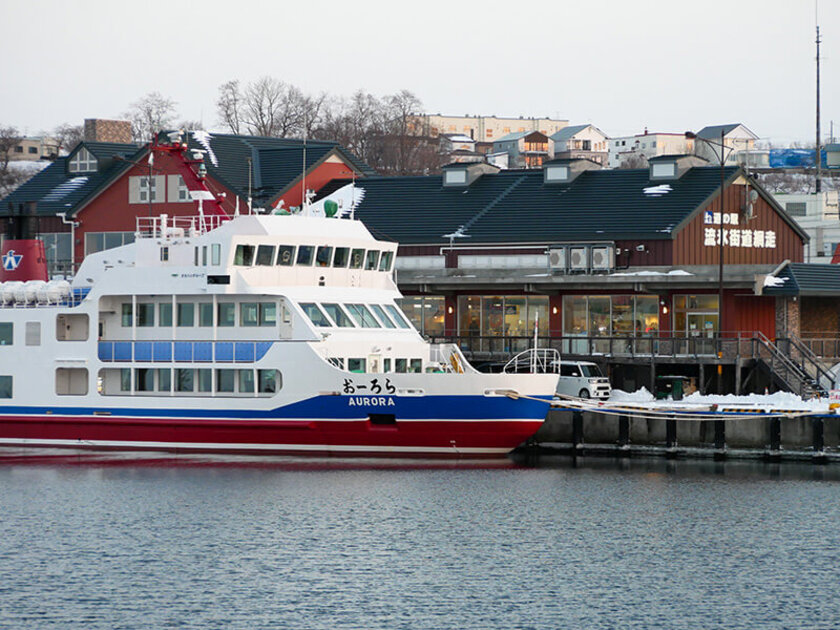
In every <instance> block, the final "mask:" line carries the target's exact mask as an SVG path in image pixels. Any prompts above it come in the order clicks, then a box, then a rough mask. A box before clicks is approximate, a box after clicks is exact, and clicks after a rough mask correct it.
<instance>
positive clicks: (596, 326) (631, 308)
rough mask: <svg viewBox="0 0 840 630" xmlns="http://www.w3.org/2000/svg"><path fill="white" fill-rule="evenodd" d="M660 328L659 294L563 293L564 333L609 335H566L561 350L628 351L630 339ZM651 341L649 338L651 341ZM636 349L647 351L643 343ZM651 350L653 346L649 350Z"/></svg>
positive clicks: (575, 351)
mask: <svg viewBox="0 0 840 630" xmlns="http://www.w3.org/2000/svg"><path fill="white" fill-rule="evenodd" d="M658 331H659V297H658V296H656V295H566V296H564V297H563V337H587V338H588V337H605V339H604V340H603V341H601V340H598V339H595V340H594V341H591V342H590V340H589V339H581V340H580V341H578V340H575V339H566V340H565V341H564V342H563V347H562V348H561V352H571V353H578V354H586V353H588V352H601V353H606V352H628V351H629V350H630V349H631V348H630V344H631V342H630V341H629V339H628V340H627V341H624V340H621V339H619V340H615V339H608V338H610V337H628V338H629V337H650V336H653V335H654V334H656V333H657V332H658ZM648 344H649V342H648ZM635 348H636V351H645V349H643V348H642V347H641V346H639V344H638V343H637V344H636V345H635ZM647 351H649V349H648V350H647Z"/></svg>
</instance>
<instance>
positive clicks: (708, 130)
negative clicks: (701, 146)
mask: <svg viewBox="0 0 840 630" xmlns="http://www.w3.org/2000/svg"><path fill="white" fill-rule="evenodd" d="M738 127H744V129H745V130H746V131H747V132H748V133H749V134H750V135H751V136H753V137H754V138H755V139H758V136H757V135H755V134H754V133H753V132H752V131H750V130H749V129H747V128H746V127H745V126H744V125H742V124H741V123H729V124H728V125H709V126H707V127H703V128H702V129H701V130H700V131H698V132H697V136H698V137H700V138H705V139H707V140H714V139H715V138H720V134H721V132H723V135H724V136H727V135H729V134H730V133H732V132H733V131H735V130H736V129H737V128H738Z"/></svg>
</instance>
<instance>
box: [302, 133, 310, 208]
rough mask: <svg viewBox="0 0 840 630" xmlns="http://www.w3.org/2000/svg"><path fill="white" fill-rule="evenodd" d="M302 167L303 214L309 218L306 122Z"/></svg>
mask: <svg viewBox="0 0 840 630" xmlns="http://www.w3.org/2000/svg"><path fill="white" fill-rule="evenodd" d="M301 167H302V174H301V179H302V186H303V198H302V199H301V208H302V209H303V214H304V215H305V216H309V198H308V197H307V196H306V121H304V124H303V163H302V165H301Z"/></svg>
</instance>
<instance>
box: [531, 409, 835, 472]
mask: <svg viewBox="0 0 840 630" xmlns="http://www.w3.org/2000/svg"><path fill="white" fill-rule="evenodd" d="M523 448H524V449H525V450H528V449H531V450H537V451H541V452H556V453H562V454H573V455H596V456H605V457H633V456H634V455H635V456H640V455H645V456H650V455H655V456H661V457H668V458H699V459H706V458H710V459H718V460H721V459H727V458H735V459H768V460H775V461H785V460H787V461H813V462H814V463H819V464H824V463H829V462H836V463H840V416H835V415H830V416H829V415H826V416H803V417H780V418H779V417H773V418H766V417H761V416H748V415H744V416H731V417H728V418H726V419H723V420H721V419H712V420H703V421H697V420H680V419H679V417H678V416H677V417H673V418H640V417H635V416H633V415H631V414H627V415H607V414H603V413H595V412H590V411H579V410H570V409H552V410H551V411H549V413H548V417H547V418H546V422H545V424H543V426H542V427H541V428H540V430H539V431H538V432H537V433H536V435H534V437H533V438H532V440H530V442H529V444H528V445H527V446H526V447H523Z"/></svg>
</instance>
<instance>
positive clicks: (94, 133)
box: [85, 118, 131, 144]
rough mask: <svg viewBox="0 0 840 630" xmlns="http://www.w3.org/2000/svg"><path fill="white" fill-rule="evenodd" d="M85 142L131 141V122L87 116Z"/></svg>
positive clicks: (124, 142)
mask: <svg viewBox="0 0 840 630" xmlns="http://www.w3.org/2000/svg"><path fill="white" fill-rule="evenodd" d="M85 142H121V143H123V144H129V143H131V123H130V122H129V121H127V120H104V119H102V118H85Z"/></svg>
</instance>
